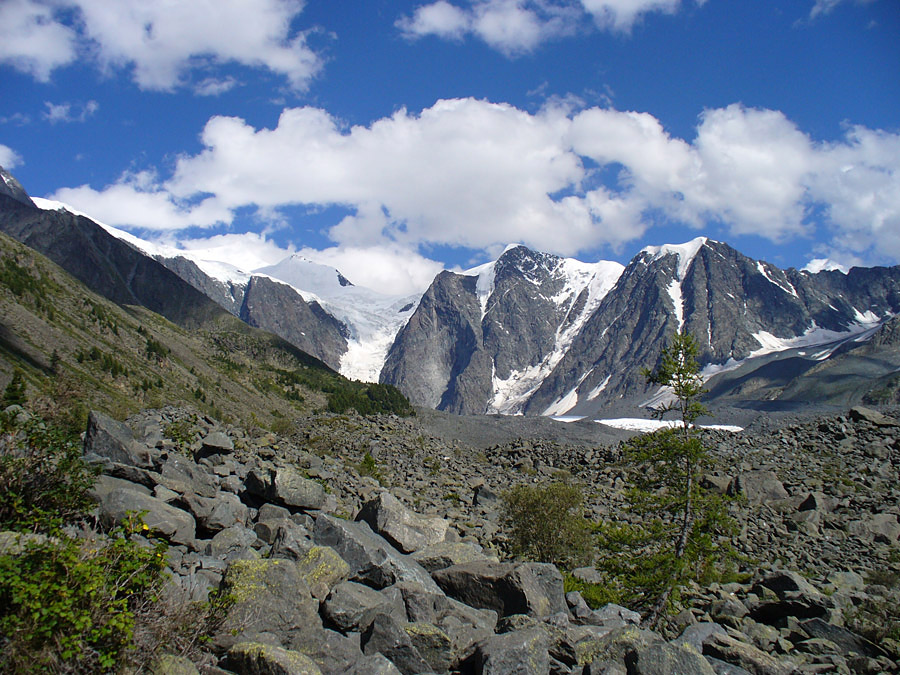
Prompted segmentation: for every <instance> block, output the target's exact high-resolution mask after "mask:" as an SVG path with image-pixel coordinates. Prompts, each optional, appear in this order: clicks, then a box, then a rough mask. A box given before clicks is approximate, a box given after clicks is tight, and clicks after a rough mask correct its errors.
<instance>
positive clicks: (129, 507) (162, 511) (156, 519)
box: [100, 487, 196, 545]
mask: <svg viewBox="0 0 900 675" xmlns="http://www.w3.org/2000/svg"><path fill="white" fill-rule="evenodd" d="M142 511H144V512H146V513H144V517H143V518H144V524H145V525H146V526H147V528H148V529H149V530H150V531H151V532H154V533H157V534H159V535H161V536H162V537H163V538H165V539H167V540H168V541H170V542H172V543H173V544H188V545H193V543H194V537H195V534H196V523H195V522H194V517H193V516H192V515H191V514H190V513H188V512H187V511H182V510H181V509H177V508H175V507H174V506H171V505H169V504H166V503H165V502H164V501H163V500H161V499H157V498H156V497H151V496H150V495H148V494H146V493H144V492H140V491H138V490H133V489H130V488H125V487H120V488H116V489H114V490H112V491H110V492H109V493H107V494H106V495H105V496H104V497H103V499H102V500H101V502H100V520H101V522H102V523H103V524H104V525H105V526H107V527H110V526H113V525H120V524H122V523H125V522H127V521H128V520H129V519H130V518H132V517H133V514H135V513H140V512H142Z"/></svg>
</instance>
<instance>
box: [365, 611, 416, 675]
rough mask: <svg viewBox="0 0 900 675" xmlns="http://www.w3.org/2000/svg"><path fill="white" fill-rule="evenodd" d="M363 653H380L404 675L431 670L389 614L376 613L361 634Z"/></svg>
mask: <svg viewBox="0 0 900 675" xmlns="http://www.w3.org/2000/svg"><path fill="white" fill-rule="evenodd" d="M361 644H362V648H363V653H364V654H366V655H371V654H375V653H381V654H383V655H384V656H386V657H387V658H388V659H390V660H391V662H392V663H393V664H394V665H395V666H397V669H398V670H399V671H400V672H401V673H403V674H404V675H415V674H416V673H426V672H429V671H430V670H431V667H430V666H429V664H428V662H427V661H425V659H424V658H422V655H421V654H420V653H419V650H418V649H416V647H415V646H414V645H413V643H412V640H410V638H409V635H408V634H407V632H406V631H405V630H404V629H403V627H402V626H401V625H400V624H399V623H398V622H397V621H396V619H394V618H393V617H392V616H390V615H389V614H376V615H375V617H374V618H373V619H372V622H371V623H370V624H369V626H368V628H366V630H365V631H364V632H363V634H362V640H361Z"/></svg>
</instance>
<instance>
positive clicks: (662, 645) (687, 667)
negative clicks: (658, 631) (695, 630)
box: [625, 642, 716, 675]
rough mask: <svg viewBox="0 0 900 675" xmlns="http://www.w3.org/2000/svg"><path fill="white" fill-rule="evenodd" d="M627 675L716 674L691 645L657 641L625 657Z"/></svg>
mask: <svg viewBox="0 0 900 675" xmlns="http://www.w3.org/2000/svg"><path fill="white" fill-rule="evenodd" d="M625 663H626V665H627V667H628V673H629V675H631V674H633V675H671V674H672V673H691V674H692V675H716V671H715V670H713V667H712V666H711V665H710V664H709V662H708V661H707V660H706V659H704V658H703V655H702V654H700V652H698V651H697V650H696V649H694V648H693V647H692V646H691V645H689V644H685V643H681V644H678V645H673V644H669V643H668V642H658V643H656V644H652V645H649V646H647V647H644V648H642V649H636V650H634V651H633V652H630V653H629V654H628V655H626V657H625Z"/></svg>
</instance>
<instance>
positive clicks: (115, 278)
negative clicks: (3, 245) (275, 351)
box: [0, 194, 222, 327]
mask: <svg viewBox="0 0 900 675" xmlns="http://www.w3.org/2000/svg"><path fill="white" fill-rule="evenodd" d="M29 201H30V200H29ZM0 231H2V232H4V233H6V234H8V235H9V236H11V237H12V238H13V239H17V240H18V241H20V242H22V243H23V244H25V245H26V246H28V247H30V248H32V249H34V250H36V251H38V252H39V253H42V254H43V255H45V256H47V257H48V258H49V259H50V260H52V261H53V262H55V263H56V264H57V265H59V266H60V267H62V268H63V269H64V270H66V271H67V272H69V274H71V275H72V276H74V277H75V278H76V279H78V280H79V281H81V282H82V283H84V284H85V285H86V286H87V287H88V288H90V289H91V290H92V291H94V292H96V293H98V294H99V295H102V296H104V297H106V298H108V299H110V300H112V301H113V302H115V303H117V304H120V305H141V306H144V307H146V308H147V309H150V310H151V311H153V312H156V313H157V314H161V315H162V316H164V317H166V318H167V319H169V320H170V321H172V322H173V323H176V324H178V325H180V326H184V327H197V326H201V325H203V324H204V323H206V322H208V321H212V320H214V319H216V318H217V317H218V316H220V315H221V314H222V309H221V308H220V307H218V306H217V305H216V304H215V303H214V302H213V301H212V300H210V298H208V297H207V296H206V295H204V294H203V293H201V292H199V291H198V290H196V289H195V288H193V287H192V286H191V285H190V284H188V283H186V282H185V281H183V280H182V279H181V278H180V277H179V276H178V275H177V274H175V273H173V272H171V271H170V270H168V269H166V268H165V267H164V266H163V265H161V264H159V263H158V262H157V261H155V260H153V259H152V258H149V257H148V256H146V255H144V254H143V253H141V252H140V251H137V250H136V249H134V248H133V247H131V246H129V245H128V244H126V243H125V242H123V241H120V240H119V239H117V238H116V237H113V236H112V235H110V234H109V233H107V232H106V231H105V230H104V229H103V228H102V227H100V226H99V225H97V224H96V223H95V222H94V221H92V220H90V219H89V218H85V217H84V216H76V215H73V214H71V213H69V212H67V211H47V210H43V209H39V208H37V207H36V206H34V205H33V204H32V205H30V206H29V205H28V204H26V203H23V202H22V201H21V200H19V199H14V198H13V197H10V196H9V195H6V194H0Z"/></svg>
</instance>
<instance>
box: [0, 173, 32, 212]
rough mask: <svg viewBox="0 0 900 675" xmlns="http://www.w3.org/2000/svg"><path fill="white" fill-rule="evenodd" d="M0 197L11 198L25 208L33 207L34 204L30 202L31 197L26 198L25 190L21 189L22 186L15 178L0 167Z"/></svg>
mask: <svg viewBox="0 0 900 675" xmlns="http://www.w3.org/2000/svg"><path fill="white" fill-rule="evenodd" d="M0 195H6V196H7V197H12V198H13V199H15V200H16V201H17V202H19V203H20V204H24V205H25V206H31V207H35V208H37V207H36V206H35V203H34V202H33V201H31V197H29V196H28V193H27V192H25V188H24V187H22V184H21V183H20V182H19V181H17V180H16V178H15V176H13V175H12V174H11V173H10V172H9V171H7V170H6V169H4V168H3V167H2V166H0Z"/></svg>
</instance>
